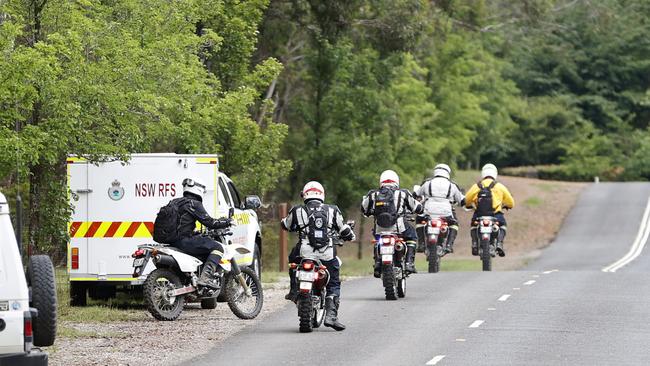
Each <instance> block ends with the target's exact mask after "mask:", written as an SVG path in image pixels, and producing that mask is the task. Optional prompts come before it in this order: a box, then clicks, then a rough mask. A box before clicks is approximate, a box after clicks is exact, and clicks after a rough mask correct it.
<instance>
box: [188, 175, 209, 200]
mask: <svg viewBox="0 0 650 366" xmlns="http://www.w3.org/2000/svg"><path fill="white" fill-rule="evenodd" d="M185 192H189V193H192V194H195V195H197V196H199V197H200V198H201V199H203V195H204V194H205V192H206V186H205V184H204V183H203V182H202V181H201V180H200V179H192V178H185V179H183V193H185Z"/></svg>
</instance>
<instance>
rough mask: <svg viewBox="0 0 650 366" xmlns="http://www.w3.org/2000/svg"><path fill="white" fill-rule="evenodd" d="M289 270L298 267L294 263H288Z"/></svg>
mask: <svg viewBox="0 0 650 366" xmlns="http://www.w3.org/2000/svg"><path fill="white" fill-rule="evenodd" d="M289 268H291V269H296V268H298V265H297V264H295V263H289Z"/></svg>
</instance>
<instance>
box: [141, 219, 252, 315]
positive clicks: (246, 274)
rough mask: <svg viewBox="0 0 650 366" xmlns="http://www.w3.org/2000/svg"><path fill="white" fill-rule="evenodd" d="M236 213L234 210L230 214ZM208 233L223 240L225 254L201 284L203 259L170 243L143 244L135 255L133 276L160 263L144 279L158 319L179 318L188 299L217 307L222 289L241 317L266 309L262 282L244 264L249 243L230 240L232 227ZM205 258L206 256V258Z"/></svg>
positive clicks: (146, 297) (147, 297)
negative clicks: (239, 257) (240, 258)
mask: <svg viewBox="0 0 650 366" xmlns="http://www.w3.org/2000/svg"><path fill="white" fill-rule="evenodd" d="M229 216H230V217H232V210H231V212H230V214H229ZM201 235H207V236H209V237H211V238H213V239H214V240H217V241H218V242H220V243H222V245H223V247H224V254H223V258H222V259H221V262H220V263H219V268H218V269H217V270H216V271H215V274H214V276H213V277H212V278H211V280H210V283H209V284H208V285H206V286H203V285H200V284H198V278H199V274H200V273H201V270H202V268H203V262H204V261H203V260H200V259H199V258H196V257H194V256H191V255H189V254H185V253H183V252H182V251H180V250H179V249H177V248H174V247H171V246H169V245H167V244H143V245H139V246H138V249H137V250H136V251H135V253H133V254H132V257H133V258H134V259H133V267H134V272H133V277H135V278H137V277H139V276H140V275H141V274H142V272H143V271H144V268H145V267H146V265H147V263H148V262H149V261H150V260H151V261H152V262H153V264H154V265H155V266H156V269H155V270H154V271H152V272H151V273H150V274H149V275H148V276H147V279H146V280H145V282H144V300H145V304H146V306H147V309H148V310H149V312H150V313H151V315H153V316H154V318H156V319H158V320H175V319H176V318H178V317H179V316H180V314H181V313H182V311H183V306H184V305H185V302H195V301H200V302H201V308H203V309H214V308H215V307H216V306H217V297H218V296H219V294H220V293H221V292H223V293H224V295H225V299H226V301H227V303H228V307H230V310H232V312H233V313H234V314H235V315H236V316H237V317H239V318H241V319H253V318H255V317H256V316H257V315H258V314H259V313H260V311H261V310H262V304H263V301H264V298H263V294H262V284H261V282H260V280H259V278H258V277H257V275H256V274H255V272H254V271H253V270H252V269H251V268H249V267H240V266H239V265H238V264H237V261H236V260H235V256H236V255H238V254H241V255H246V254H249V253H250V250H248V249H247V248H246V247H245V246H243V245H240V244H228V243H227V241H226V240H225V237H226V236H229V235H232V231H230V228H226V229H216V230H207V231H205V232H204V233H202V234H201ZM203 259H205V258H203Z"/></svg>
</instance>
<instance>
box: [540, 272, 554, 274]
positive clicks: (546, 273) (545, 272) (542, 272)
mask: <svg viewBox="0 0 650 366" xmlns="http://www.w3.org/2000/svg"><path fill="white" fill-rule="evenodd" d="M542 273H544V274H549V273H553V271H544V272H542Z"/></svg>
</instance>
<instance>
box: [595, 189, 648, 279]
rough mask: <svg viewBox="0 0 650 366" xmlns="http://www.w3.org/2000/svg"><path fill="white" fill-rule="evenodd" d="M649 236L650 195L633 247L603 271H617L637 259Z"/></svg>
mask: <svg viewBox="0 0 650 366" xmlns="http://www.w3.org/2000/svg"><path fill="white" fill-rule="evenodd" d="M648 236H650V197H648V204H647V205H646V207H645V212H644V213H643V218H642V219H641V225H640V226H639V232H638V233H637V234H636V238H635V239H634V242H633V243H632V247H631V248H630V251H629V252H627V254H625V255H624V256H623V258H621V259H619V260H617V261H616V262H614V263H612V264H610V265H609V266H607V267H605V268H603V269H602V271H603V272H616V271H618V270H619V269H621V268H623V266H625V265H627V264H629V263H630V262H632V261H633V260H635V259H636V258H637V257H638V256H639V255H641V251H642V250H643V247H645V244H646V242H647V241H648Z"/></svg>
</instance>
